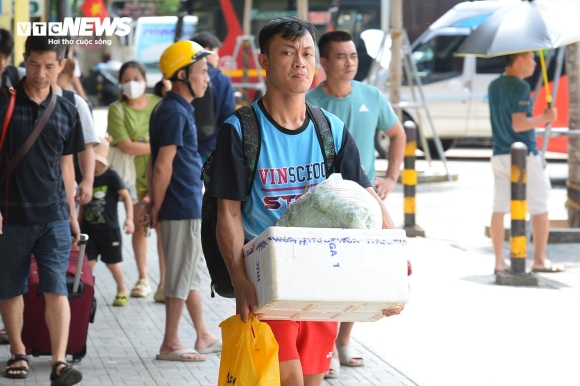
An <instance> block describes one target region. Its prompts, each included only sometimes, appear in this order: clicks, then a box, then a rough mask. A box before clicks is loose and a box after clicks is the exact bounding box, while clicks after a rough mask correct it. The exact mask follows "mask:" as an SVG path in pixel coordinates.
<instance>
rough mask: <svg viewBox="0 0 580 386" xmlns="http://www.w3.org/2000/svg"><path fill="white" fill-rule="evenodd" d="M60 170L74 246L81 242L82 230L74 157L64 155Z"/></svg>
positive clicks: (61, 159) (61, 158)
mask: <svg viewBox="0 0 580 386" xmlns="http://www.w3.org/2000/svg"><path fill="white" fill-rule="evenodd" d="M60 170H61V172H62V180H63V182H64V188H65V191H66V201H67V202H68V205H69V207H70V217H69V220H68V221H69V223H70V230H71V233H72V234H73V236H74V242H73V245H76V244H77V243H78V242H79V240H80V237H81V236H80V234H81V231H80V228H79V222H78V219H77V211H76V207H75V198H74V189H75V168H74V165H73V159H72V155H63V156H61V157H60Z"/></svg>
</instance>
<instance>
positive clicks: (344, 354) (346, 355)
mask: <svg viewBox="0 0 580 386" xmlns="http://www.w3.org/2000/svg"><path fill="white" fill-rule="evenodd" d="M338 358H339V359H340V364H341V365H343V366H348V367H361V366H364V365H365V364H364V363H361V364H353V363H350V360H351V359H360V360H362V358H361V357H359V356H356V354H355V353H354V350H353V349H352V347H350V346H349V345H348V344H347V345H345V346H342V347H339V348H338Z"/></svg>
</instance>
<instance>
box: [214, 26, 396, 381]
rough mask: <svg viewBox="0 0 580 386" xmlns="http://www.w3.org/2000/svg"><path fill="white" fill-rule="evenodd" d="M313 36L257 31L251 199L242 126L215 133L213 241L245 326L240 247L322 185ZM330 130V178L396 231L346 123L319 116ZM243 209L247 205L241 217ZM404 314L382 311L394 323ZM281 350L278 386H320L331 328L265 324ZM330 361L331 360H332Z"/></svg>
mask: <svg viewBox="0 0 580 386" xmlns="http://www.w3.org/2000/svg"><path fill="white" fill-rule="evenodd" d="M315 41H316V38H315V29H314V26H313V25H312V24H310V23H307V22H305V21H303V20H300V19H298V18H294V17H289V18H282V19H276V20H272V21H271V22H270V23H268V24H267V25H266V26H265V27H264V28H263V29H262V30H261V31H260V37H259V42H260V50H261V53H260V55H259V56H258V60H259V62H260V65H261V67H262V68H263V69H264V70H265V71H266V78H267V79H268V90H267V91H266V94H265V95H264V97H263V98H262V99H260V100H258V101H257V102H255V103H254V104H253V105H252V107H253V109H254V112H255V114H256V118H257V120H258V122H259V124H260V134H261V147H260V153H259V157H258V161H257V166H256V176H255V178H254V182H253V186H252V189H251V193H250V194H249V195H248V196H246V184H247V178H246V175H247V169H246V166H245V164H244V154H243V150H242V139H241V138H242V137H241V134H242V132H241V124H240V121H239V119H238V118H237V116H235V115H233V116H231V117H230V118H229V119H228V120H226V122H225V124H224V125H223V126H222V128H221V129H220V131H219V133H218V138H217V145H216V152H215V154H214V156H212V157H213V160H212V162H215V164H214V170H213V172H212V178H211V181H210V183H209V185H208V189H207V193H206V194H207V195H208V196H210V197H215V198H217V199H218V200H217V201H218V214H217V229H216V234H217V240H218V244H219V249H220V252H221V253H222V255H223V257H224V261H225V263H226V265H227V267H228V272H229V273H230V277H231V280H232V284H233V286H234V289H235V294H236V306H237V311H238V312H239V313H240V316H241V318H242V320H243V321H247V320H248V316H249V313H250V312H253V313H255V312H256V311H257V304H258V301H257V297H256V290H255V288H254V285H253V284H252V282H251V281H250V280H249V279H248V278H247V276H246V274H245V269H244V262H243V253H242V247H243V245H244V241H248V240H250V239H252V238H254V237H255V236H257V235H259V234H260V233H261V232H262V231H264V230H265V229H266V228H268V227H270V226H275V225H276V222H277V220H278V219H279V218H280V217H281V216H282V214H283V213H284V212H285V211H286V209H287V208H288V205H289V202H291V201H293V200H295V198H296V197H297V194H296V192H300V191H303V190H304V188H305V187H308V186H313V185H315V184H317V183H320V182H322V181H324V180H325V179H326V177H328V176H326V175H325V173H324V172H325V171H324V168H325V163H324V162H325V160H324V157H323V155H322V152H321V150H320V143H319V140H318V136H317V133H316V129H315V128H314V124H313V122H312V120H311V117H309V115H308V113H307V110H306V103H305V93H306V91H307V90H308V89H309V88H310V85H311V84H312V77H313V74H314V68H315V65H316V61H315V50H316V48H315V43H314V42H315ZM324 114H325V116H326V118H327V120H328V122H329V124H330V128H331V131H332V136H333V139H334V146H335V150H336V158H335V164H334V172H336V173H341V174H342V176H343V178H344V179H347V180H351V181H355V182H357V183H358V184H359V185H361V186H362V187H363V188H366V190H367V191H368V192H369V194H371V195H372V196H373V197H374V198H375V199H376V200H377V202H378V203H379V205H380V206H381V210H382V213H383V228H394V224H393V222H392V220H391V218H390V217H389V215H388V213H387V210H386V208H385V206H384V204H383V202H382V200H381V199H380V198H379V196H378V195H377V194H376V192H375V191H374V190H373V188H372V184H371V182H370V181H369V179H368V177H367V175H366V173H365V172H364V170H363V168H362V166H361V162H360V157H359V152H358V149H357V146H356V144H355V142H354V140H353V138H352V136H351V135H350V134H349V132H348V130H347V129H346V127H345V125H344V123H343V122H342V121H341V120H340V119H338V118H337V117H336V116H334V115H332V114H330V113H328V112H326V111H324ZM241 202H244V205H243V209H242V205H241ZM401 310H402V307H401V308H397V309H395V310H385V311H384V314H385V315H387V316H389V315H395V314H398V313H399V312H400V311H401ZM266 323H268V325H269V326H270V327H271V329H272V332H273V333H274V336H275V338H276V340H277V342H278V345H279V351H278V357H279V360H280V378H281V379H282V386H289V385H301V384H303V385H315V384H316V385H319V384H320V383H322V380H323V376H324V373H325V372H326V371H328V369H329V367H330V359H331V357H332V349H333V346H334V339H335V338H336V333H337V329H338V326H337V323H336V322H295V321H291V320H275V321H266ZM329 354H330V355H329Z"/></svg>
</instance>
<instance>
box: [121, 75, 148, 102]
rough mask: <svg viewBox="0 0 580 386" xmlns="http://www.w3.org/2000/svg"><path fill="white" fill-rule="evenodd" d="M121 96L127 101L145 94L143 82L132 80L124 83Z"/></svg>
mask: <svg viewBox="0 0 580 386" xmlns="http://www.w3.org/2000/svg"><path fill="white" fill-rule="evenodd" d="M122 88H123V95H125V96H126V97H127V98H129V99H137V98H139V97H140V96H141V95H143V94H145V82H136V81H134V80H132V81H130V82H127V83H125V84H124V85H123V86H122Z"/></svg>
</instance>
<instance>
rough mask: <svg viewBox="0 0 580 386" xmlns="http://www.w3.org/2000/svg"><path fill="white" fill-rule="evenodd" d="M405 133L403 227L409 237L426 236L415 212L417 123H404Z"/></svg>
mask: <svg viewBox="0 0 580 386" xmlns="http://www.w3.org/2000/svg"><path fill="white" fill-rule="evenodd" d="M403 127H404V128H405V134H406V135H407V144H406V146H405V161H404V165H405V166H404V170H403V189H404V196H405V198H404V200H405V201H404V213H405V223H404V225H403V229H404V230H405V231H406V232H407V236H408V237H417V236H422V237H425V231H424V230H423V229H421V227H419V226H418V225H417V224H416V223H415V214H416V213H417V205H416V201H415V193H416V189H415V187H416V186H417V170H415V152H416V150H417V125H415V123H414V122H412V121H406V122H405V123H403Z"/></svg>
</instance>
